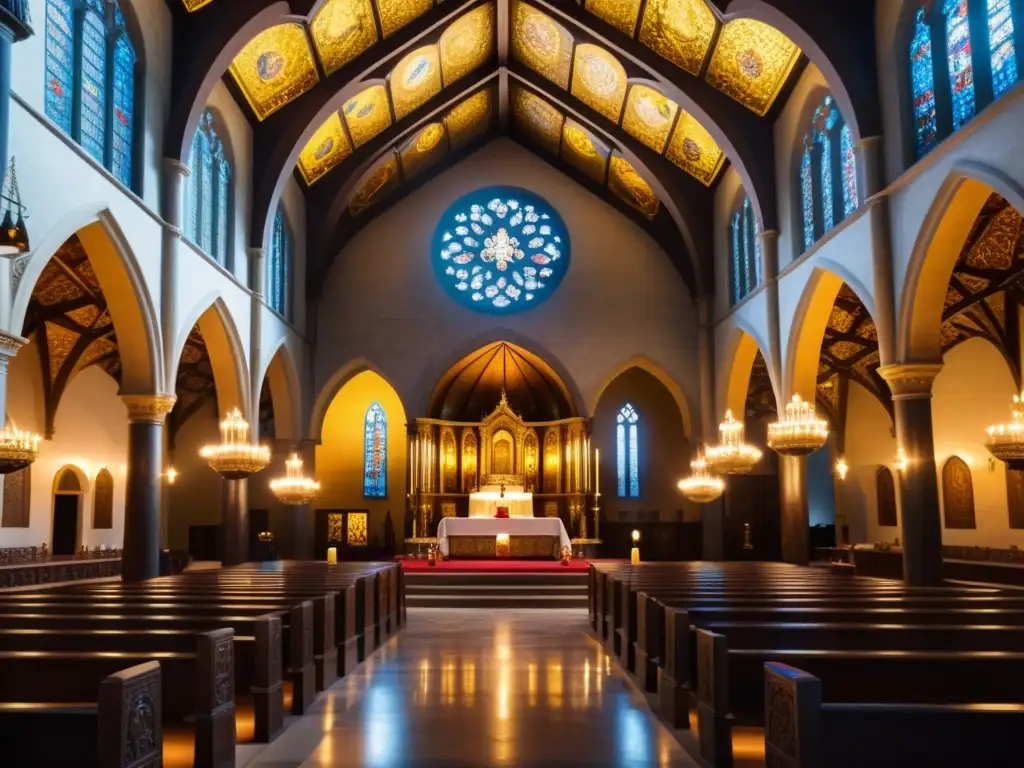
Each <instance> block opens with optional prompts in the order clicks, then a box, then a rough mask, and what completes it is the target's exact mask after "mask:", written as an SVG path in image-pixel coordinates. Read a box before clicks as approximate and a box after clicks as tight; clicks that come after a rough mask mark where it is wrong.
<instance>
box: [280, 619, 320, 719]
mask: <svg viewBox="0 0 1024 768" xmlns="http://www.w3.org/2000/svg"><path fill="white" fill-rule="evenodd" d="M288 641H289V643H288V644H289V648H288V670H287V673H288V679H289V680H291V683H292V714H293V715H301V714H303V713H304V712H305V711H306V710H307V709H308V708H309V705H310V704H312V703H313V699H314V698H315V697H316V665H315V664H314V663H313V603H312V602H311V601H309V600H304V601H303V602H301V603H299V604H298V605H294V606H292V608H291V610H290V611H289V613H288Z"/></svg>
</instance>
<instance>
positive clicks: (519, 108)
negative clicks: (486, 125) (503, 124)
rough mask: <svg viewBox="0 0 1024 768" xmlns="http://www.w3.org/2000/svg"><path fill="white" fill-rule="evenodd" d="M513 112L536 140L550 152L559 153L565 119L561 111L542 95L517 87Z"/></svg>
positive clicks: (521, 125)
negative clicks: (541, 96)
mask: <svg viewBox="0 0 1024 768" xmlns="http://www.w3.org/2000/svg"><path fill="white" fill-rule="evenodd" d="M512 114H513V115H514V117H515V119H516V123H517V124H518V125H519V126H520V127H521V128H522V129H523V130H524V131H525V132H526V133H527V134H529V135H530V136H531V137H532V138H533V139H534V141H536V142H537V143H538V144H540V145H541V146H543V147H544V148H545V149H547V150H548V151H549V152H551V153H553V154H556V155H557V154H558V144H559V141H560V139H561V137H562V122H563V121H564V119H565V117H564V116H563V115H562V113H561V112H559V111H558V110H557V109H555V108H554V107H553V106H551V105H550V104H549V103H548V102H546V101H545V100H544V99H542V98H540V96H536V95H534V94H533V93H531V92H529V91H527V90H525V89H523V88H516V89H514V91H513V97H512Z"/></svg>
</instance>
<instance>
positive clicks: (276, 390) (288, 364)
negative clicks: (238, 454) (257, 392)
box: [257, 338, 303, 440]
mask: <svg viewBox="0 0 1024 768" xmlns="http://www.w3.org/2000/svg"><path fill="white" fill-rule="evenodd" d="M257 381H260V382H263V381H266V383H267V384H269V385H270V397H271V400H272V401H273V403H274V432H275V434H274V435H273V437H274V438H275V439H277V440H299V439H301V438H302V433H303V427H302V424H303V420H302V413H303V412H302V383H301V381H300V379H299V373H298V368H297V367H296V365H295V356H294V354H293V352H292V350H291V347H289V345H288V339H287V338H281V339H279V340H278V342H277V344H275V345H274V347H273V351H272V352H271V355H270V358H269V362H268V363H267V364H266V365H265V366H264V368H263V369H262V370H261V371H260V376H259V378H258V379H257Z"/></svg>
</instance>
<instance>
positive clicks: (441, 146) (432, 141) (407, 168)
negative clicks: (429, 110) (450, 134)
mask: <svg viewBox="0 0 1024 768" xmlns="http://www.w3.org/2000/svg"><path fill="white" fill-rule="evenodd" d="M446 154H448V142H447V140H446V139H445V131H444V125H443V124H441V123H430V124H429V125H427V126H426V127H424V128H423V130H421V131H420V132H419V133H417V134H416V135H415V136H414V137H413V138H411V139H410V140H409V141H408V142H407V143H406V145H405V146H404V147H403V148H402V151H401V155H400V156H401V159H402V173H403V174H404V176H405V180H406V181H408V180H409V179H411V178H412V177H413V176H415V175H417V174H418V173H421V172H423V171H424V170H426V169H427V168H429V167H431V166H432V165H434V164H435V163H437V162H438V161H439V160H440V159H441V158H443V157H444V156H445V155H446Z"/></svg>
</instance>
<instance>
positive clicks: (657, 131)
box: [622, 84, 679, 154]
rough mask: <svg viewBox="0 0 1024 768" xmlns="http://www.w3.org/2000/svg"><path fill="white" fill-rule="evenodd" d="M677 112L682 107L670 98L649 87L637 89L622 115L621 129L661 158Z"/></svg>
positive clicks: (632, 91)
mask: <svg viewBox="0 0 1024 768" xmlns="http://www.w3.org/2000/svg"><path fill="white" fill-rule="evenodd" d="M678 111H679V105H678V104H676V103H675V102H674V101H672V99H670V98H668V97H667V96H664V95H662V94H661V93H660V92H658V91H656V90H654V89H653V88H649V87H648V86H646V85H639V84H638V85H634V86H632V87H631V88H630V89H629V98H628V99H627V100H626V109H625V110H624V111H623V113H622V129H623V130H624V131H625V132H626V133H628V134H629V135H630V136H632V137H633V138H635V139H639V140H640V141H642V142H643V143H644V144H646V145H647V146H648V147H650V148H651V149H653V150H654V151H655V152H657V153H659V154H661V153H662V152H663V151H664V150H665V142H666V141H668V136H669V132H670V131H671V130H672V123H673V121H675V119H676V112H678Z"/></svg>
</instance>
